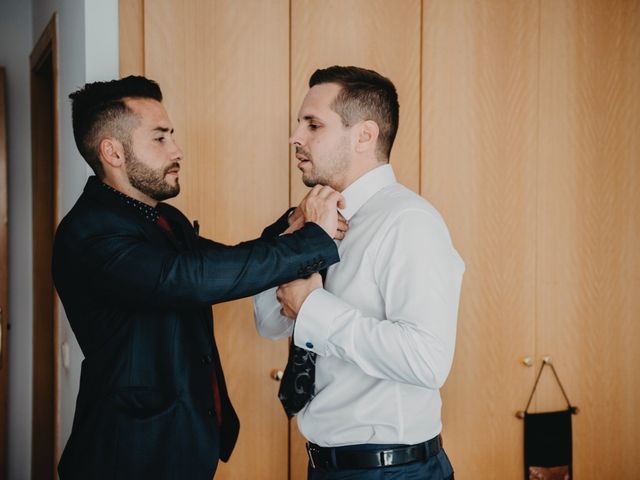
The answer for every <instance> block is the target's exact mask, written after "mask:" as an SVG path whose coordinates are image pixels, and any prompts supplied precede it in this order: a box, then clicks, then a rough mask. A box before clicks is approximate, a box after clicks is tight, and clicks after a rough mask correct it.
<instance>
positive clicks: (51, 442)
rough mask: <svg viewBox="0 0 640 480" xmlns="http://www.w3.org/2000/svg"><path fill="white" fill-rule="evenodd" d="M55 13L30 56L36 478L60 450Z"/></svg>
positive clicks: (47, 474) (48, 474)
mask: <svg viewBox="0 0 640 480" xmlns="http://www.w3.org/2000/svg"><path fill="white" fill-rule="evenodd" d="M57 21H58V19H57V14H54V15H53V16H52V18H51V20H50V21H49V23H48V24H47V26H46V27H45V29H44V31H43V32H42V34H41V35H40V38H39V40H38V41H37V42H36V45H35V47H34V48H33V50H32V52H31V55H30V56H29V61H30V77H31V156H32V165H31V167H32V201H33V204H32V214H33V217H32V222H33V224H32V226H33V407H32V408H33V420H32V437H31V438H32V441H31V446H32V451H31V476H32V478H57V473H56V466H57V465H56V464H57V458H58V451H59V443H60V440H59V436H60V433H59V432H60V413H59V412H60V408H59V398H60V393H59V380H58V367H59V356H58V355H57V347H56V346H57V345H58V343H59V338H58V336H59V334H58V300H57V297H56V294H55V290H54V288H53V279H52V277H51V250H52V247H53V235H54V232H55V227H56V224H57V218H58V205H57V203H58V201H57V199H58V173H57V172H58V55H57V51H58V36H57Z"/></svg>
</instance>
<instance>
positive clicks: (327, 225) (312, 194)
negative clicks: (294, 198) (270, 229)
mask: <svg viewBox="0 0 640 480" xmlns="http://www.w3.org/2000/svg"><path fill="white" fill-rule="evenodd" d="M344 207H345V203H344V197H343V196H342V195H341V194H339V193H338V192H336V191H335V190H334V189H333V188H331V187H327V186H322V185H316V186H315V187H313V188H312V189H311V190H310V191H309V193H307V196H306V197H304V198H303V199H302V202H300V205H298V208H297V209H296V210H300V213H301V214H302V217H303V219H304V222H313V223H317V224H318V225H320V227H321V228H322V229H323V230H324V231H325V232H327V233H328V234H329V236H330V237H331V238H335V237H336V235H337V233H338V208H344Z"/></svg>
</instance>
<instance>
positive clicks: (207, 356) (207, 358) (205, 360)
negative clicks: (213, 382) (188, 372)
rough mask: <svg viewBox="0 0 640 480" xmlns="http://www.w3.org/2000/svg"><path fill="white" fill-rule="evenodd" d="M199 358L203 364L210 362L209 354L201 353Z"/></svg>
mask: <svg viewBox="0 0 640 480" xmlns="http://www.w3.org/2000/svg"><path fill="white" fill-rule="evenodd" d="M201 360H202V364H203V365H208V364H209V363H211V360H212V358H211V355H203V356H202V359H201Z"/></svg>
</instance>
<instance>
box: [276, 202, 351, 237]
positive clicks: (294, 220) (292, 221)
mask: <svg viewBox="0 0 640 480" xmlns="http://www.w3.org/2000/svg"><path fill="white" fill-rule="evenodd" d="M303 226H304V216H303V215H302V211H301V210H300V208H296V209H295V210H294V211H293V212H291V215H290V216H289V228H287V229H286V230H285V231H284V233H285V234H287V233H293V232H295V231H296V230H299V229H300V228H302V227H303ZM347 230H349V224H348V223H347V221H346V220H345V218H344V217H343V216H342V214H341V213H340V212H338V229H337V230H336V235H335V236H334V237H333V238H335V239H336V240H342V239H343V238H344V234H345V233H347Z"/></svg>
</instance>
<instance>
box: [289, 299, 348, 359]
mask: <svg viewBox="0 0 640 480" xmlns="http://www.w3.org/2000/svg"><path fill="white" fill-rule="evenodd" d="M347 309H348V305H347V304H346V303H345V302H344V301H342V300H340V299H339V298H338V297H336V296H335V295H333V294H332V293H329V292H327V291H326V290H324V289H323V288H317V289H315V290H314V291H313V292H311V293H310V294H309V296H308V297H307V298H306V299H305V301H304V302H303V303H302V306H301V307H300V311H299V312H298V317H297V318H296V325H295V328H294V330H293V342H294V343H295V344H296V346H298V347H300V348H304V349H305V350H310V351H312V352H314V353H316V354H318V355H320V356H326V355H328V354H329V348H328V347H329V345H328V344H329V337H330V335H331V331H332V326H333V322H334V320H335V319H336V318H338V317H339V316H340V315H341V314H342V313H344V311H346V310H347Z"/></svg>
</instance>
